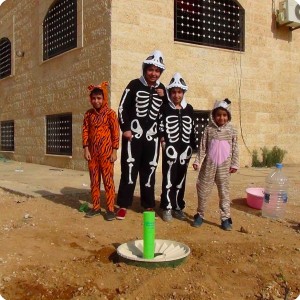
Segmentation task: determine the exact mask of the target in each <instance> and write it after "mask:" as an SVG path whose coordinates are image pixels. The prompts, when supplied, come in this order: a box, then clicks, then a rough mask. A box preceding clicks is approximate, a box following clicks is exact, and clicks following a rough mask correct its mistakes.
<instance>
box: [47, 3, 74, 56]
mask: <svg viewBox="0 0 300 300" xmlns="http://www.w3.org/2000/svg"><path fill="white" fill-rule="evenodd" d="M76 47H77V0H56V1H55V2H54V3H53V4H52V5H51V7H50V8H49V10H48V12H47V15H46V17H45V19H44V22H43V59H44V60H47V59H49V58H51V57H54V56H56V55H58V54H61V53H63V52H66V51H68V50H70V49H73V48H76Z"/></svg>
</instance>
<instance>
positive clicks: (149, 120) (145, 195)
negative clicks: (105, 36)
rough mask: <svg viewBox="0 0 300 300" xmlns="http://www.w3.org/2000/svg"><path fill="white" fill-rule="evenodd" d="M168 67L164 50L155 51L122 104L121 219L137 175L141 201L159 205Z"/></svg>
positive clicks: (119, 199) (118, 214)
mask: <svg viewBox="0 0 300 300" xmlns="http://www.w3.org/2000/svg"><path fill="white" fill-rule="evenodd" d="M164 69H165V65H164V62H163V56H162V53H161V52H160V51H158V50H156V51H154V52H153V53H152V54H150V56H149V57H148V58H147V59H146V60H144V62H143V65H142V70H143V74H142V76H141V77H140V78H138V79H134V80H132V81H131V82H129V84H128V86H127V87H126V89H125V91H124V93H123V95H122V99H121V101H120V105H119V122H120V127H121V130H122V132H123V135H122V151H121V179H120V185H119V191H118V198H117V204H118V205H119V207H120V208H119V210H118V212H117V219H119V220H123V219H124V218H125V215H126V209H127V208H128V207H129V206H131V204H132V201H133V193H134V189H135V184H136V179H137V175H138V174H139V176H140V197H141V205H142V206H143V207H144V208H145V209H146V210H153V208H154V206H155V197H154V184H155V171H156V167H157V162H158V157H159V138H158V117H159V110H160V107H161V105H162V103H163V102H164V101H167V97H166V92H165V87H164V85H163V84H162V83H160V82H159V78H160V76H161V74H162V72H163V71H164Z"/></svg>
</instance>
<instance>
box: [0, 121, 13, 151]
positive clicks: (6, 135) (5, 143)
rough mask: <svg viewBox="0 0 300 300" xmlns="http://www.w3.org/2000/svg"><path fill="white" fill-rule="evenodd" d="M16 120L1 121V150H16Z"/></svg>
mask: <svg viewBox="0 0 300 300" xmlns="http://www.w3.org/2000/svg"><path fill="white" fill-rule="evenodd" d="M14 127H15V126H14V121H11V120H10V121H1V150H2V151H14V150H15V142H14V139H15V129H14Z"/></svg>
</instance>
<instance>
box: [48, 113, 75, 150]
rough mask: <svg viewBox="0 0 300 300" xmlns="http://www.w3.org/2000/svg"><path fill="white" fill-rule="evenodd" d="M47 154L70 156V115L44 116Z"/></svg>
mask: <svg viewBox="0 0 300 300" xmlns="http://www.w3.org/2000/svg"><path fill="white" fill-rule="evenodd" d="M46 136H47V150H46V153H47V154H56V155H72V114H60V115H50V116H46Z"/></svg>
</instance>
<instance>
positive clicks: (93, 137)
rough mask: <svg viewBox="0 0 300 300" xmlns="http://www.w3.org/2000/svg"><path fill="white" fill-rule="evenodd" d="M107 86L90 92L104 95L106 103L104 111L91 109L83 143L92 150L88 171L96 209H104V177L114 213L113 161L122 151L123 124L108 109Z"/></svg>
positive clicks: (84, 121) (105, 83)
mask: <svg viewBox="0 0 300 300" xmlns="http://www.w3.org/2000/svg"><path fill="white" fill-rule="evenodd" d="M107 86H108V83H107V82H102V83H101V84H100V85H99V86H93V85H90V86H89V87H88V89H89V91H90V92H92V91H93V90H94V89H95V88H99V89H101V90H102V91H103V102H102V105H101V107H100V109H99V110H98V111H97V110H96V109H95V108H92V109H89V110H88V111H87V112H86V113H85V115H84V120H83V128H82V142H83V147H88V150H89V152H90V155H91V159H90V160H89V161H88V167H89V172H90V179H91V195H92V201H93V209H94V210H99V209H100V183H101V176H102V180H103V184H104V188H105V193H106V205H107V210H109V211H114V204H115V185H114V178H113V177H114V163H113V162H111V161H110V158H111V155H112V152H113V149H118V147H119V123H118V118H117V115H116V113H115V112H114V111H113V110H112V109H111V108H109V107H108V91H107Z"/></svg>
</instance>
